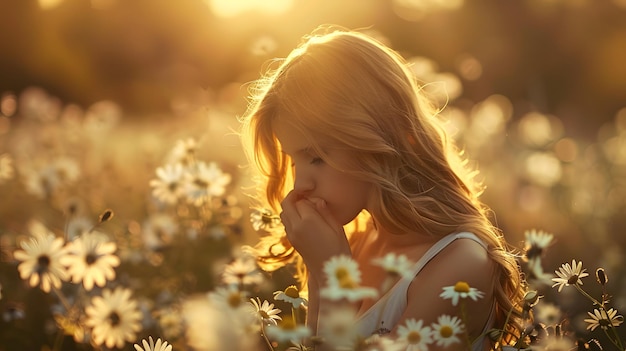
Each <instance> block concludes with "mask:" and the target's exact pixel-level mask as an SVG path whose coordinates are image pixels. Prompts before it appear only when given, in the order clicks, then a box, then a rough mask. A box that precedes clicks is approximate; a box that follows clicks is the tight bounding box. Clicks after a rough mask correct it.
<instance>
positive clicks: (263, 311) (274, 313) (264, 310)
mask: <svg viewBox="0 0 626 351" xmlns="http://www.w3.org/2000/svg"><path fill="white" fill-rule="evenodd" d="M250 303H251V304H252V306H253V308H254V309H253V311H252V312H253V314H254V315H256V316H257V318H259V320H260V321H261V322H262V323H264V324H266V325H267V324H273V325H276V321H278V320H281V319H282V318H281V316H279V315H278V314H279V313H280V312H282V311H281V310H280V309H278V308H274V304H273V303H269V302H268V301H267V300H264V301H263V303H261V300H260V299H259V298H258V297H257V298H256V299H250Z"/></svg>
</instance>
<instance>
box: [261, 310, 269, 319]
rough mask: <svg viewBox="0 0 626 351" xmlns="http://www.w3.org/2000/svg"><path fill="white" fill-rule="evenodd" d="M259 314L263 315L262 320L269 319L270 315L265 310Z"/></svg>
mask: <svg viewBox="0 0 626 351" xmlns="http://www.w3.org/2000/svg"><path fill="white" fill-rule="evenodd" d="M259 314H260V315H261V318H263V319H269V318H270V315H269V314H267V312H265V311H263V310H259Z"/></svg>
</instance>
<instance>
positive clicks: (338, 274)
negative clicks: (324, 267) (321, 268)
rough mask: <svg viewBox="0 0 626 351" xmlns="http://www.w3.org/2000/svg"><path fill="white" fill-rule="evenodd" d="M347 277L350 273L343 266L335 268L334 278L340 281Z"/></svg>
mask: <svg viewBox="0 0 626 351" xmlns="http://www.w3.org/2000/svg"><path fill="white" fill-rule="evenodd" d="M349 277H350V273H349V272H348V270H347V269H345V268H344V267H339V268H337V269H336V270H335V278H337V280H339V281H341V280H343V279H345V278H349Z"/></svg>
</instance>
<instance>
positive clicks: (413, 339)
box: [406, 331, 422, 344]
mask: <svg viewBox="0 0 626 351" xmlns="http://www.w3.org/2000/svg"><path fill="white" fill-rule="evenodd" d="M406 339H407V340H408V341H409V344H418V343H419V342H420V340H422V335H421V334H420V333H418V332H416V331H412V332H410V333H409V335H407V336H406Z"/></svg>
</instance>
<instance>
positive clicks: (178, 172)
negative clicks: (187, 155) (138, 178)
mask: <svg viewBox="0 0 626 351" xmlns="http://www.w3.org/2000/svg"><path fill="white" fill-rule="evenodd" d="M156 175H157V179H152V180H151V181H150V186H151V187H152V195H153V196H154V197H155V198H156V199H158V200H159V201H161V202H163V203H165V204H170V205H173V204H175V203H176V202H177V201H178V199H179V198H180V197H181V196H182V195H183V190H184V176H185V169H184V168H183V166H182V165H181V164H180V163H176V164H167V165H165V166H163V167H159V168H157V169H156Z"/></svg>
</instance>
